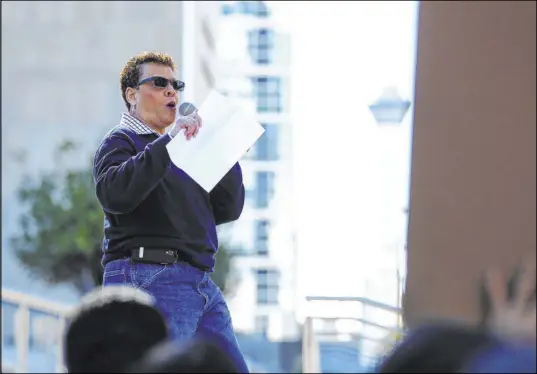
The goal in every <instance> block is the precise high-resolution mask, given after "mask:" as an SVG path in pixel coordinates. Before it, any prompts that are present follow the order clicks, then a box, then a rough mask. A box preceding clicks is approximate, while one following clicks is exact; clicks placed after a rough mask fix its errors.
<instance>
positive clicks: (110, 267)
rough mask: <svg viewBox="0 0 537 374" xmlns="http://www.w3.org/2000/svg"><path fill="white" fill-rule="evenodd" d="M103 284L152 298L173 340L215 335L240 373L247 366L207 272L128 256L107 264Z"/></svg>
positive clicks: (223, 306)
mask: <svg viewBox="0 0 537 374" xmlns="http://www.w3.org/2000/svg"><path fill="white" fill-rule="evenodd" d="M103 278H104V279H103V287H105V286H110V285H130V286H133V287H135V288H139V289H141V290H143V291H145V292H147V293H149V294H150V295H152V296H153V297H154V298H155V301H156V307H157V308H158V309H159V310H160V312H161V313H162V314H163V315H164V318H165V320H166V322H167V324H168V327H169V331H170V334H171V337H172V339H174V340H176V341H177V340H179V341H182V340H187V339H189V338H192V337H194V336H196V335H212V336H216V337H217V338H218V340H219V341H220V342H222V343H224V344H223V348H224V350H225V351H226V353H227V354H228V355H229V356H230V357H231V359H232V360H233V362H234V363H235V365H236V366H237V368H238V369H239V371H240V372H241V373H248V372H249V370H248V366H247V365H246V362H245V360H244V357H243V355H242V353H241V351H240V348H239V344H238V342H237V338H236V337H235V333H234V331H233V324H232V322H231V315H230V313H229V309H228V307H227V304H226V301H225V300H224V295H223V294H222V292H221V291H220V288H218V286H217V285H216V284H215V283H214V282H213V281H212V280H211V278H209V273H207V272H204V271H202V270H199V269H198V268H195V267H194V266H192V265H190V264H188V263H185V262H179V263H176V264H171V265H155V264H142V263H134V262H133V261H131V259H130V258H125V259H120V260H115V261H111V262H109V263H108V264H106V266H105V269H104V276H103Z"/></svg>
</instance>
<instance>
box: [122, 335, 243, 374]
mask: <svg viewBox="0 0 537 374" xmlns="http://www.w3.org/2000/svg"><path fill="white" fill-rule="evenodd" d="M128 372H129V373H239V370H238V369H237V367H236V366H235V365H234V364H233V362H232V359H231V357H229V356H228V355H227V354H226V353H225V351H224V349H223V346H222V345H221V344H218V338H216V337H215V338H213V337H211V336H209V335H206V336H203V337H201V336H198V337H196V338H193V339H191V340H190V341H187V342H182V343H177V342H166V343H162V344H159V345H158V346H156V347H155V348H153V349H151V350H150V351H149V352H148V353H147V354H146V356H144V357H143V358H142V360H141V361H139V362H137V363H135V364H134V365H132V366H131V367H130V370H129V371H128Z"/></svg>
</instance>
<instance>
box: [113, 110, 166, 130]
mask: <svg viewBox="0 0 537 374" xmlns="http://www.w3.org/2000/svg"><path fill="white" fill-rule="evenodd" d="M119 126H120V127H126V128H128V129H131V130H132V131H134V132H135V133H136V134H138V135H149V134H155V135H156V136H161V135H160V134H159V133H158V132H156V131H155V130H153V129H152V128H150V127H149V126H147V125H146V124H145V123H143V122H142V121H140V120H139V119H138V118H136V117H134V116H131V115H130V114H129V113H123V115H122V116H121V121H120V122H119Z"/></svg>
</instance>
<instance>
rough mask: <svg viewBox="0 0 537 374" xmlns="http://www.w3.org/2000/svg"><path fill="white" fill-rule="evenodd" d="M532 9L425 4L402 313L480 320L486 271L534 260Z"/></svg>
mask: <svg viewBox="0 0 537 374" xmlns="http://www.w3.org/2000/svg"><path fill="white" fill-rule="evenodd" d="M535 8H536V7H535V2H534V1H480V2H477V1H475V2H474V1H453V2H452V1H440V2H436V1H434V2H433V1H422V2H421V3H420V14H419V31H418V56H417V71H416V86H415V100H414V105H415V107H414V110H415V112H414V133H413V155H412V172H411V188H410V191H411V192H410V213H409V233H408V277H407V284H406V294H405V298H404V308H405V310H404V313H405V319H406V322H407V324H408V325H409V326H410V327H411V326H413V325H415V324H416V323H417V322H421V321H423V320H425V319H429V318H439V317H440V318H452V319H457V320H463V321H469V322H475V321H476V320H477V318H478V315H479V314H478V310H479V308H478V305H479V304H478V299H477V297H476V296H477V283H478V278H479V276H480V274H481V272H482V271H483V270H484V269H485V268H486V267H489V266H496V265H498V266H502V267H504V268H506V269H507V268H508V267H510V266H512V265H513V264H515V263H516V262H518V261H520V260H521V259H522V258H523V257H524V256H526V255H528V254H531V255H532V256H535V251H536V240H535V235H536V234H535V233H536V229H535V223H536V222H535V221H536V219H535V214H536V210H535V203H536V202H535V193H536V192H535V184H536V183H535V178H536V173H535V167H536V166H535V164H536V163H535V157H536V154H535V136H536V130H535V129H536V115H535V101H536V94H535V91H536V74H535V70H536V62H535V56H536V50H535V44H536V37H535V34H536V24H535V18H536V13H535V11H536V9H535Z"/></svg>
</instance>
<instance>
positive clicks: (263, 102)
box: [252, 77, 282, 113]
mask: <svg viewBox="0 0 537 374" xmlns="http://www.w3.org/2000/svg"><path fill="white" fill-rule="evenodd" d="M252 84H253V86H254V95H255V97H256V98H257V111H258V112H260V113H267V112H272V113H279V112H281V111H282V106H281V95H280V90H281V79H280V78H278V77H254V78H252Z"/></svg>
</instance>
